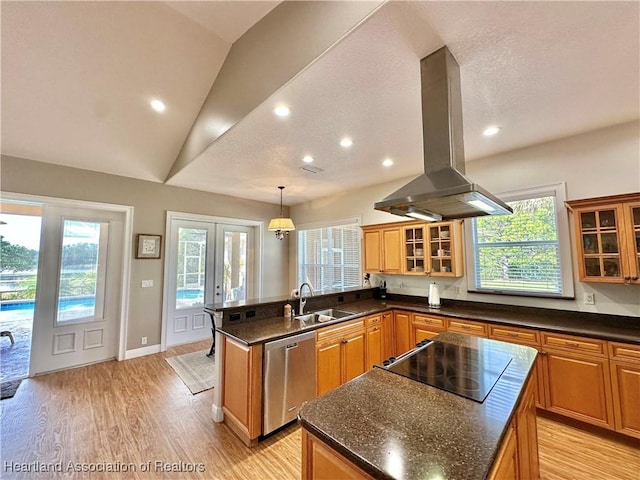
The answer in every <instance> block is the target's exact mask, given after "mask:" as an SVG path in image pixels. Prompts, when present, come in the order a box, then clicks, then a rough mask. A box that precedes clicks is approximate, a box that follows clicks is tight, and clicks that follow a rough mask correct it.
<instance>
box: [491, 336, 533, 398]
mask: <svg viewBox="0 0 640 480" xmlns="http://www.w3.org/2000/svg"><path fill="white" fill-rule="evenodd" d="M488 327H489V338H491V339H494V340H501V341H503V342H510V343H517V344H518V345H527V346H529V347H533V348H535V349H536V350H538V351H540V332H538V330H533V329H530V328H519V327H512V326H511V325H509V326H506V325H494V324H489V325H488ZM542 369H543V366H542V356H541V355H538V357H537V358H536V365H535V369H534V371H533V384H534V396H535V400H536V402H535V403H536V406H537V407H539V408H544V406H545V403H544V376H543V370H542Z"/></svg>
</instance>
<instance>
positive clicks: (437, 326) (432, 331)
mask: <svg viewBox="0 0 640 480" xmlns="http://www.w3.org/2000/svg"><path fill="white" fill-rule="evenodd" d="M412 327H413V342H414V343H418V342H421V341H422V340H429V339H431V338H433V337H435V336H436V335H438V334H439V333H442V332H444V331H445V330H446V327H445V319H444V317H432V316H429V315H423V314H421V313H414V314H413V321H412Z"/></svg>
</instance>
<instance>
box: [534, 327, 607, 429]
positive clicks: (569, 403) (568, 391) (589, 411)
mask: <svg viewBox="0 0 640 480" xmlns="http://www.w3.org/2000/svg"><path fill="white" fill-rule="evenodd" d="M542 354H543V375H544V387H545V388H544V390H545V404H546V409H547V410H549V411H552V412H556V413H559V414H561V415H566V416H567V417H572V418H575V419H578V420H582V421H584V422H587V423H591V424H594V425H598V426H601V427H604V428H608V429H613V428H614V421H613V406H612V394H611V376H610V370H609V358H608V356H607V345H606V342H605V341H603V340H597V339H593V338H584V337H574V336H571V335H561V334H556V333H547V332H542Z"/></svg>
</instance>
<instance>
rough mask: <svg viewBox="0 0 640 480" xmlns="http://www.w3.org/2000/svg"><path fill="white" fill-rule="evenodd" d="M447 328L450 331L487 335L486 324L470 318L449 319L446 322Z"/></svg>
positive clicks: (479, 335) (480, 335)
mask: <svg viewBox="0 0 640 480" xmlns="http://www.w3.org/2000/svg"><path fill="white" fill-rule="evenodd" d="M447 323H448V324H449V325H448V326H447V330H448V331H450V332H458V333H466V334H468V335H476V336H478V337H486V336H487V326H486V325H485V324H484V323H480V322H472V321H470V320H451V319H449V321H448V322H447Z"/></svg>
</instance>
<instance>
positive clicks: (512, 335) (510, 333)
mask: <svg viewBox="0 0 640 480" xmlns="http://www.w3.org/2000/svg"><path fill="white" fill-rule="evenodd" d="M507 335H509V336H510V337H518V336H519V335H518V334H517V333H516V332H507Z"/></svg>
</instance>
